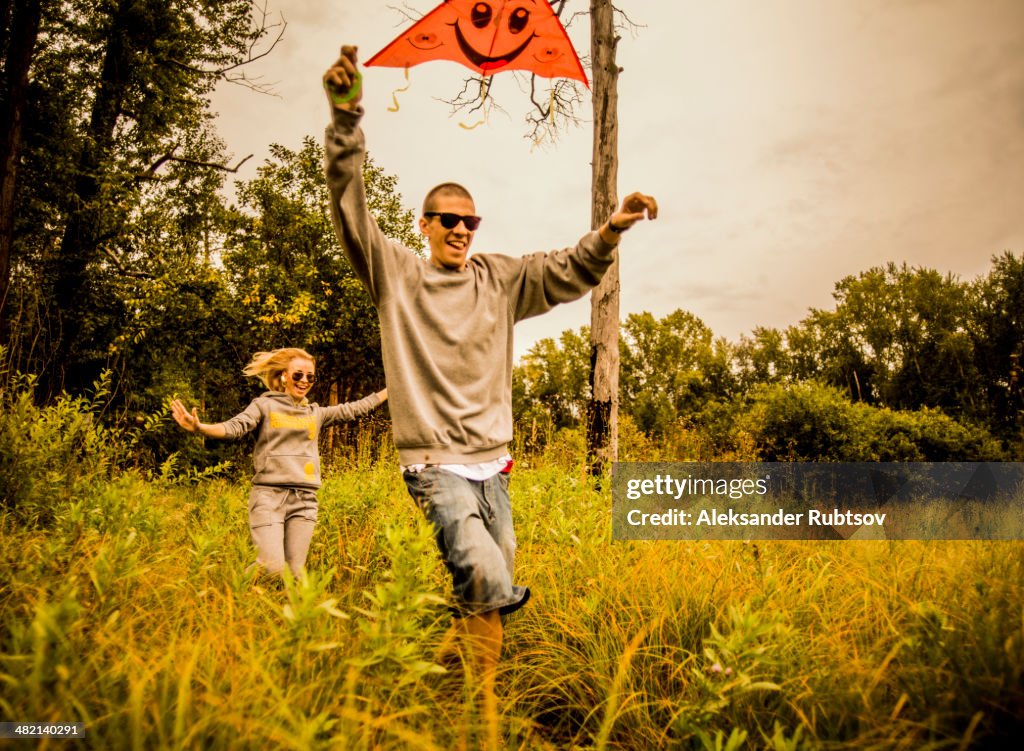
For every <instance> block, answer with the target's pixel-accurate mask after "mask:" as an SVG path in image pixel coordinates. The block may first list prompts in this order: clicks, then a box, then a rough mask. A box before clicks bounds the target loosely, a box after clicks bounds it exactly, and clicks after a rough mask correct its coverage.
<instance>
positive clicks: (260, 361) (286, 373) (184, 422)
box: [171, 347, 388, 576]
mask: <svg viewBox="0 0 1024 751" xmlns="http://www.w3.org/2000/svg"><path fill="white" fill-rule="evenodd" d="M242 372H243V373H244V374H245V375H247V376H256V377H257V378H259V379H260V380H261V381H262V382H263V384H264V385H265V386H266V387H267V389H269V390H268V391H265V392H263V393H262V394H260V395H259V396H258V397H256V398H255V399H253V400H252V402H251V403H250V404H249V406H248V407H246V408H245V410H244V411H242V412H241V413H239V414H237V415H235V416H234V417H232V418H231V419H230V420H227V421H226V422H218V423H203V422H200V421H199V415H198V411H197V410H196V409H195V408H193V409H192V411H191V412H189V411H188V410H187V409H185V405H183V404H182V403H181V402H180V401H179V400H177V399H175V400H174V401H173V402H171V414H172V415H173V417H174V420H175V421H176V422H177V423H178V424H179V425H180V426H181V427H182V428H184V429H185V430H187V431H189V432H191V433H199V434H201V435H204V436H206V437H207V438H227V439H232V438H239V437H241V436H243V435H245V434H247V433H250V432H251V431H253V430H256V431H258V433H257V438H256V448H255V451H254V455H253V463H254V464H255V467H256V474H255V475H254V476H253V478H252V492H251V493H250V494H249V529H250V531H251V533H252V541H253V543H255V545H256V550H257V553H258V556H257V563H258V564H259V565H260V566H262V567H263V569H264V570H266V571H267V572H268V573H270V574H279V573H281V572H282V571H283V570H284V567H285V565H287V566H288V567H289V568H290V569H291V572H292V574H294V575H296V576H297V575H298V574H299V572H300V571H301V570H302V567H303V566H304V565H305V563H306V554H307V553H308V552H309V542H310V540H311V539H312V537H313V527H314V525H315V524H316V517H317V499H316V491H317V489H318V488H319V487H320V452H319V451H318V442H317V439H318V437H319V434H320V430H321V429H322V428H325V427H327V426H329V425H333V424H334V423H336V422H341V421H342V420H354V419H355V418H357V417H359V416H360V415H365V414H367V413H368V412H370V411H371V410H373V409H375V408H376V407H378V406H380V405H381V404H382V403H384V401H385V400H386V399H387V398H388V392H387V389H384V390H383V391H378V392H377V393H376V394H370V395H369V396H367V397H365V398H363V399H360V400H359V401H357V402H350V403H347V404H339V405H337V406H334V407H321V406H318V405H316V404H310V403H309V401H308V400H307V399H306V395H307V393H308V392H309V390H310V388H312V386H313V383H314V382H315V381H316V365H315V363H314V361H313V357H312V356H311V355H310V354H309V353H308V352H306V351H305V350H302V349H298V348H295V347H287V348H283V349H275V350H273V351H272V352H257V353H256V354H255V355H253V358H252V361H251V362H250V363H249V364H248V365H247V366H245V368H244V369H243V370H242Z"/></svg>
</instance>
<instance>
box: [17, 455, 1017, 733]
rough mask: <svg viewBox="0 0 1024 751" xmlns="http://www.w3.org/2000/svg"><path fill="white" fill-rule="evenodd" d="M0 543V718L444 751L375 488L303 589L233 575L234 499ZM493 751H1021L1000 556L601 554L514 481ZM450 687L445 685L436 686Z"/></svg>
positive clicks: (93, 509) (203, 496) (405, 568)
mask: <svg viewBox="0 0 1024 751" xmlns="http://www.w3.org/2000/svg"><path fill="white" fill-rule="evenodd" d="M94 491H95V492H94V493H92V494H90V495H89V497H88V498H84V499H72V500H70V501H68V502H67V503H64V504H62V505H60V506H59V507H58V508H57V509H55V510H54V512H53V523H52V525H51V526H49V527H48V528H33V527H27V526H24V525H22V524H20V523H18V522H17V520H15V519H14V517H13V515H12V514H11V513H9V512H8V513H6V514H5V515H4V516H3V517H2V518H0V534H2V539H0V561H2V563H0V567H2V571H3V585H2V587H0V613H2V622H0V712H2V714H3V717H4V719H10V720H23V721H54V722H57V721H60V722H65V721H81V722H85V723H86V726H87V738H86V742H85V744H84V745H85V746H86V747H90V748H102V749H118V748H133V749H134V748H175V749H179V748H180V749H190V748H196V749H199V748H271V747H273V748H286V749H316V748H337V749H350V748H354V749H377V748H381V749H405V748H413V749H419V748H427V749H429V748H439V749H446V748H450V747H451V746H452V743H453V742H454V738H455V737H456V735H457V733H458V726H459V723H461V722H464V721H469V720H466V716H465V715H464V713H463V712H462V700H463V696H462V693H461V688H460V685H461V681H460V680H459V675H458V669H457V668H456V669H454V671H455V674H451V673H449V674H445V673H444V669H443V668H441V667H440V666H438V665H436V664H435V663H434V662H433V648H434V646H435V644H436V643H437V642H438V640H439V639H440V635H441V633H442V632H443V630H444V628H445V627H446V625H447V611H446V606H445V602H444V599H443V594H444V592H445V591H446V589H447V582H446V574H445V572H444V571H443V567H442V566H441V565H440V564H439V562H438V561H437V559H436V555H435V553H434V549H433V542H432V539H431V535H430V531H429V529H427V528H426V526H425V525H424V524H423V523H422V520H421V519H420V516H419V513H418V512H417V511H416V510H415V508H414V507H413V505H412V502H411V501H410V500H409V499H408V498H407V496H406V494H405V490H404V488H403V487H402V484H401V480H400V478H399V476H398V473H397V471H396V470H395V469H394V467H392V466H387V465H378V466H376V467H364V468H361V469H351V470H347V471H345V472H343V473H340V474H338V475H336V476H334V477H331V478H330V479H329V480H328V482H327V483H326V485H325V487H324V489H323V491H322V493H321V521H320V523H319V525H318V528H317V533H316V536H315V538H314V543H313V547H312V550H311V555H310V560H309V569H310V573H309V575H308V576H305V577H303V578H301V579H299V580H295V581H291V580H289V581H287V582H285V583H283V584H281V585H275V584H272V583H269V582H267V581H261V580H255V579H253V578H252V576H251V575H249V574H247V573H246V567H247V566H248V564H249V563H250V562H251V560H252V558H253V553H252V550H251V544H250V542H249V540H248V530H247V527H246V519H245V494H246V488H245V487H244V486H237V485H232V484H229V483H227V482H224V481H212V482H205V483H200V484H198V485H195V486H191V487H182V486H172V485H168V484H161V483H159V482H154V481H152V480H146V479H143V478H141V477H139V476H135V475H131V474H128V475H125V476H122V477H120V478H118V479H114V480H110V481H107V482H104V483H100V484H98V485H97V487H96V488H95V489H94ZM513 497H514V507H515V515H516V525H517V530H518V534H519V557H518V562H519V563H518V566H519V576H518V578H519V579H521V580H522V581H523V582H526V583H528V584H529V585H530V586H531V587H532V588H533V590H534V599H533V600H532V601H531V603H530V605H529V606H528V607H527V608H525V609H524V610H523V611H521V612H520V613H518V614H516V615H514V616H512V617H511V618H509V620H508V623H507V627H506V636H507V639H506V654H505V659H504V660H503V662H502V668H501V676H500V679H499V681H500V682H499V686H500V693H501V697H502V702H503V714H504V732H505V736H506V739H507V743H508V746H509V747H510V748H523V749H534V748H538V749H548V748H550V749H554V748H559V749H562V748H596V749H648V748H697V749H705V748H706V749H712V748H770V749H785V748H819V747H824V748H885V749H896V748H908V749H910V748H914V749H917V748H936V749H938V748H986V747H989V748H997V747H1000V746H1001V744H1003V743H1006V742H1008V741H1010V740H1011V739H1014V738H1015V737H1016V736H1017V735H1018V734H1019V733H1020V731H1021V730H1022V729H1024V727H1022V726H1024V682H1022V676H1024V618H1022V603H1024V592H1022V582H1024V547H1022V546H1021V545H1020V544H1017V543H964V542H956V543H917V542H882V541H879V542H857V543H853V542H835V543H833V542H827V543H823V542H814V543H794V542H778V543H750V544H744V543H737V542H718V543H686V542H671V543H666V542H649V543H647V542H632V543H622V542H613V541H611V540H610V532H609V522H608V519H609V501H608V498H607V497H606V496H605V495H604V494H603V493H601V492H598V491H596V490H595V489H594V488H593V487H592V486H591V484H590V483H589V482H588V481H587V480H586V479H585V477H584V476H583V474H582V471H581V470H579V469H573V468H567V467H556V466H542V467H538V468H530V469H525V470H521V471H518V472H517V474H516V476H515V479H514V486H513ZM449 670H452V669H451V668H449Z"/></svg>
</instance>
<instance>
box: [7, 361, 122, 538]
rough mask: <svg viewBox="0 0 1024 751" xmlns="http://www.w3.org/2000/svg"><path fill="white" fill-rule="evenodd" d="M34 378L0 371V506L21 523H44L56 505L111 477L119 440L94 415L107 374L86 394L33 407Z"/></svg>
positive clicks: (104, 396)
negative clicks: (88, 394) (87, 396)
mask: <svg viewBox="0 0 1024 751" xmlns="http://www.w3.org/2000/svg"><path fill="white" fill-rule="evenodd" d="M34 385H35V378H34V377H33V376H27V375H21V374H8V373H0V508H2V509H3V510H5V511H8V512H11V513H12V514H14V516H15V517H16V518H17V519H18V520H19V521H20V522H22V523H25V524H33V525H37V524H47V523H49V522H50V521H51V520H52V519H53V514H54V510H55V508H56V507H57V506H58V505H60V504H61V503H63V502H67V501H71V500H75V499H78V498H81V497H82V496H83V495H84V494H85V493H86V492H88V491H89V490H90V489H92V488H95V487H96V486H97V484H99V483H100V482H101V481H104V480H107V479H109V478H110V477H111V471H112V468H113V466H114V463H115V459H116V458H117V455H118V452H119V442H118V440H117V437H116V435H115V434H114V433H113V431H111V430H110V429H108V428H106V427H104V426H103V424H102V423H101V422H100V421H99V419H98V414H99V412H100V405H101V404H102V403H103V401H104V399H105V398H106V396H107V394H108V392H109V389H108V386H109V375H108V374H105V375H104V377H103V378H102V379H101V380H100V381H99V382H97V383H96V384H95V388H94V393H93V395H92V397H91V398H89V399H86V398H83V397H74V398H73V397H70V396H66V395H64V396H61V397H59V398H58V399H57V400H56V401H55V402H54V403H53V404H50V405H47V406H42V407H41V406H38V405H37V404H36V403H35V399H34V395H33V390H34Z"/></svg>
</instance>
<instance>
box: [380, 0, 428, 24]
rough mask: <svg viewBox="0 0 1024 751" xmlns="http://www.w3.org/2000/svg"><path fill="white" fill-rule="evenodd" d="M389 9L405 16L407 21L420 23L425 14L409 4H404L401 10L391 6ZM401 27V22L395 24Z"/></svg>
mask: <svg viewBox="0 0 1024 751" xmlns="http://www.w3.org/2000/svg"><path fill="white" fill-rule="evenodd" d="M388 9H389V10H393V11H395V13H398V14H399V15H401V16H403V17H404V18H405V20H406V21H419V20H420V19H421V18H423V14H422V13H420V12H419V11H418V10H416V9H415V8H410V7H409V3H402V7H401V8H399V7H398V6H397V5H389V6H388ZM399 25H401V22H399V23H396V24H395V26H399Z"/></svg>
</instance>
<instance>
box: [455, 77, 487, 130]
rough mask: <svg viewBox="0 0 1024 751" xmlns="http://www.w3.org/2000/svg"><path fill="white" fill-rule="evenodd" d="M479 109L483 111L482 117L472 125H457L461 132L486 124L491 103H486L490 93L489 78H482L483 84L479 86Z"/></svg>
mask: <svg viewBox="0 0 1024 751" xmlns="http://www.w3.org/2000/svg"><path fill="white" fill-rule="evenodd" d="M480 91H481V93H480V107H481V109H482V110H483V117H482V118H481V119H479V120H477V121H476V122H475V123H473V124H472V125H466V124H465V123H459V127H460V128H462V129H463V130H473V128H476V127H478V126H480V125H483V124H484V123H485V122H487V116H488V114H489V113H490V111H491V103H490V101H488V99H487V96H488V94H490V93H491V77H490V76H484V78H483V83H482V84H481V85H480Z"/></svg>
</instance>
